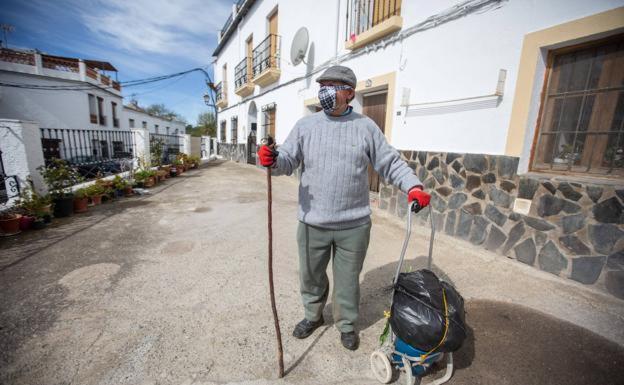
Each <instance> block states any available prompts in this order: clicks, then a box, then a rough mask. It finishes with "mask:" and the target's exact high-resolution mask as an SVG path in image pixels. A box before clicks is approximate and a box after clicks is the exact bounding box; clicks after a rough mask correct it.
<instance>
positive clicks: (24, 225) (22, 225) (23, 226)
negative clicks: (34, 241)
mask: <svg viewBox="0 0 624 385" xmlns="http://www.w3.org/2000/svg"><path fill="white" fill-rule="evenodd" d="M34 221H35V217H31V216H29V215H23V216H22V217H21V218H20V222H19V229H20V230H22V231H26V230H28V229H30V228H31V227H32V223H33V222H34Z"/></svg>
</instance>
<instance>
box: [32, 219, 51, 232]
mask: <svg viewBox="0 0 624 385" xmlns="http://www.w3.org/2000/svg"><path fill="white" fill-rule="evenodd" d="M46 226H47V222H46V221H45V220H44V219H43V218H40V219H36V220H35V221H33V223H32V229H33V230H41V229H43V228H45V227H46Z"/></svg>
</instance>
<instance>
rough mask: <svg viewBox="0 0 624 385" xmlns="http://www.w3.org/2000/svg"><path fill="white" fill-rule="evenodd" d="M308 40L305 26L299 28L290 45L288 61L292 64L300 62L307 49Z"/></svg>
mask: <svg viewBox="0 0 624 385" xmlns="http://www.w3.org/2000/svg"><path fill="white" fill-rule="evenodd" d="M308 40H309V38H308V29H307V28H306V27H301V28H299V30H298V31H297V33H295V37H294V38H293V41H292V44H291V45H290V61H291V63H292V64H293V65H294V66H296V65H297V64H299V63H301V62H302V61H303V58H305V55H306V52H307V51H308ZM304 63H305V62H304Z"/></svg>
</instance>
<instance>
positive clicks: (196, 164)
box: [188, 155, 200, 168]
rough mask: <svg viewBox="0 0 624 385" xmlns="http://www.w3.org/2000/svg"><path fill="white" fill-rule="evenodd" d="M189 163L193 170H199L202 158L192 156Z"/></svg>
mask: <svg viewBox="0 0 624 385" xmlns="http://www.w3.org/2000/svg"><path fill="white" fill-rule="evenodd" d="M188 162H189V165H190V166H191V168H197V167H199V163H200V158H199V156H195V155H191V156H189V157H188Z"/></svg>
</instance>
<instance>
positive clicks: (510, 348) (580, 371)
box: [328, 257, 624, 385]
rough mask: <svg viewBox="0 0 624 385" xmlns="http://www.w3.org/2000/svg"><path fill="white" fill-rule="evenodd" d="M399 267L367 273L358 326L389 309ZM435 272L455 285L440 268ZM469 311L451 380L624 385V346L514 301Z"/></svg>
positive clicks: (469, 304)
mask: <svg viewBox="0 0 624 385" xmlns="http://www.w3.org/2000/svg"><path fill="white" fill-rule="evenodd" d="M426 264H427V258H426V257H418V258H415V259H412V260H407V261H405V263H404V269H403V271H406V270H418V269H421V268H425V267H426ZM396 267H397V262H393V263H389V264H386V265H384V266H381V267H379V268H377V269H374V270H371V271H369V272H367V273H366V274H365V275H364V277H363V280H362V284H361V292H362V298H361V306H360V320H359V322H358V323H359V325H358V327H359V329H360V330H366V329H368V328H369V327H371V326H372V325H375V324H376V323H377V322H378V321H379V320H381V319H382V318H383V311H384V310H388V309H389V308H390V301H391V298H390V296H391V284H392V279H393V277H394V273H395V271H396ZM432 270H433V271H434V272H435V273H436V274H437V275H438V277H440V278H441V279H444V280H446V281H447V282H450V283H451V284H452V283H453V282H452V281H451V280H450V279H449V278H448V276H446V275H445V274H444V272H443V271H441V270H440V269H439V268H438V267H437V266H435V265H433V266H432ZM483 284H484V285H487V282H484V283H483ZM328 308H329V309H331V305H330V306H328ZM465 309H466V323H467V326H468V330H467V338H466V341H465V342H464V344H463V346H462V348H461V349H460V350H459V351H457V352H455V353H454V361H455V362H454V366H455V374H454V376H453V380H452V381H451V382H450V383H452V384H466V385H468V384H483V385H487V384H492V385H495V384H496V385H504V384H510V385H511V384H566V385H575V384H579V385H580V384H624V347H622V346H619V345H617V344H615V343H613V342H611V341H609V340H607V339H605V338H603V337H601V336H599V335H597V334H594V333H592V332H591V331H589V330H587V329H584V328H581V327H578V326H576V325H573V324H571V323H568V322H566V321H564V320H560V319H557V318H554V317H551V316H549V315H546V314H543V313H541V312H538V311H535V310H532V309H529V308H526V307H523V306H520V305H516V304H510V303H503V302H495V301H485V300H468V301H466V303H465ZM378 332H379V333H381V332H382V330H381V327H380V330H379V331H378ZM432 375H433V376H436V373H434V374H432Z"/></svg>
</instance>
